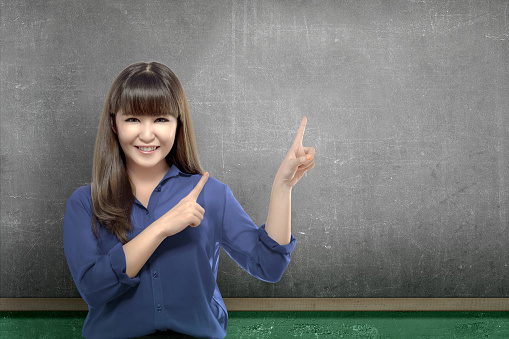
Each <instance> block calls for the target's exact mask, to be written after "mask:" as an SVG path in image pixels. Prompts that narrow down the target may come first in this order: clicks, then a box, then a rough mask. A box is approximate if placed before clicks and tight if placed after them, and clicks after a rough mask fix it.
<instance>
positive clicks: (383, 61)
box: [0, 0, 509, 297]
mask: <svg viewBox="0 0 509 339" xmlns="http://www.w3.org/2000/svg"><path fill="white" fill-rule="evenodd" d="M0 9H1V23H0V25H1V40H2V41H1V64H0V65H1V66H0V71H1V78H0V85H1V103H0V114H1V151H0V157H1V158H0V159H1V182H0V183H1V200H0V204H1V206H0V207H1V225H0V232H1V233H0V237H1V238H0V244H1V245H0V265H1V281H0V297H74V296H78V293H77V290H76V288H75V286H74V283H73V281H72V279H71V276H70V273H69V271H68V268H67V263H66V261H65V257H64V253H63V244H62V220H63V215H64V212H65V203H66V201H67V198H68V197H69V196H70V195H71V193H72V192H73V191H74V190H75V189H76V188H77V187H79V186H81V185H85V184H88V183H89V182H90V180H91V164H92V151H93V146H94V141H95V133H96V129H97V124H98V119H99V114H100V111H101V109H102V105H103V102H104V99H105V96H106V92H107V90H108V88H109V86H110V85H111V83H112V81H113V79H114V78H115V77H116V75H117V74H118V73H119V72H120V71H121V70H122V69H123V68H125V67H126V66H128V65H129V64H131V63H134V62H137V61H152V60H155V61H160V62H163V63H164V64H166V65H168V66H169V67H170V68H171V69H173V70H174V71H175V73H176V74H177V75H178V76H179V78H180V79H181V81H182V83H183V85H184V88H185V89H186V92H187V96H188V98H189V101H190V106H191V111H192V115H193V119H194V124H195V129H196V134H197V139H198V140H197V141H198V147H199V152H200V156H201V160H202V164H203V166H204V168H205V170H207V171H209V172H210V173H211V175H212V176H214V177H215V178H217V179H218V180H220V181H223V182H224V183H226V184H228V185H229V186H230V187H231V189H232V191H233V192H234V194H235V196H236V197H237V199H238V200H239V201H240V203H241V204H242V205H243V206H244V208H245V209H246V211H247V212H248V213H249V214H250V215H251V217H252V218H253V220H254V221H255V223H257V224H259V225H260V224H262V223H264V222H265V218H266V214H267V210H268V198H269V195H270V187H271V184H272V180H273V176H274V175H275V173H276V170H277V168H278V166H279V164H280V162H281V160H282V159H283V157H284V155H285V153H286V151H287V149H288V148H289V147H290V145H291V142H292V140H293V137H294V135H295V131H296V130H297V127H298V124H299V122H300V119H301V117H302V116H304V115H306V116H307V117H308V128H307V130H306V134H305V137H304V144H305V146H314V147H315V148H316V150H317V157H316V168H315V169H314V170H313V171H311V172H310V173H309V174H308V175H307V176H306V177H305V178H303V180H302V181H301V182H300V183H299V184H298V186H296V187H295V188H294V190H293V212H292V218H293V234H294V235H295V237H296V238H297V239H298V243H297V247H296V249H295V251H294V252H293V254H292V262H291V263H290V266H289V267H288V269H287V271H286V272H285V274H284V275H283V278H282V280H281V281H280V282H279V283H277V284H269V283H264V282H260V281H258V280H256V279H254V278H252V277H251V276H249V275H248V274H247V273H245V272H244V271H242V270H241V269H239V268H238V267H237V265H236V264H235V263H234V262H233V261H232V260H231V259H230V258H229V257H228V256H227V255H225V254H224V253H223V255H222V258H221V262H220V268H219V271H220V272H219V277H218V284H219V287H220V289H221V291H222V293H223V296H224V297H272V296H274V297H428V296H429V297H509V266H508V265H509V254H508V250H507V249H508V248H509V236H508V231H509V221H508V217H509V215H508V213H509V194H508V192H509V190H508V189H509V171H508V165H509V160H508V159H509V145H508V142H509V122H508V119H509V111H508V110H509V99H508V98H509V95H508V93H509V2H507V1H503V0H500V1H496V0H492V1H456V0H451V1H441V0H426V1H419V0H413V1H403V0H392V1H372V0H369V1H367V0H366V1H290V0H288V1H273V0H265V1H247V0H246V1H208V0H203V1H166V0H164V1H163V0H160V1H147V2H145V1H120V0H113V1H67V0H66V1H64V0H59V1H6V0H0Z"/></svg>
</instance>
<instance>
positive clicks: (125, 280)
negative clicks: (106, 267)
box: [109, 243, 140, 286]
mask: <svg viewBox="0 0 509 339" xmlns="http://www.w3.org/2000/svg"><path fill="white" fill-rule="evenodd" d="M109 255H110V265H111V268H112V269H113V272H115V274H116V275H117V278H118V282H119V283H121V284H126V285H128V286H135V285H137V284H138V283H139V282H140V278H139V277H137V276H136V277H134V278H132V279H131V278H129V276H128V275H127V274H126V273H125V270H126V262H125V253H124V249H123V248H122V243H118V244H116V245H115V246H114V247H113V248H112V249H111V250H110V252H109Z"/></svg>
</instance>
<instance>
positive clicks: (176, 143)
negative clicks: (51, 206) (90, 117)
mask: <svg viewBox="0 0 509 339" xmlns="http://www.w3.org/2000/svg"><path fill="white" fill-rule="evenodd" d="M305 125H306V118H303V120H302V123H301V125H300V128H299V131H298V133H297V136H296V138H295V141H294V143H293V145H292V147H291V149H290V151H289V152H288V154H287V155H286V157H285V159H284V160H283V163H282V164H281V167H280V168H279V170H278V172H277V174H276V177H275V179H274V183H273V186H272V194H271V200H270V205H269V214H268V217H267V221H266V224H265V225H262V226H261V227H260V228H258V227H257V226H256V225H254V224H253V222H252V221H251V219H250V218H249V216H248V215H247V214H246V213H245V212H244V211H243V209H242V207H241V206H240V205H239V203H238V202H237V201H236V200H235V198H234V196H233V194H232V192H231V190H230V189H229V188H228V186H226V185H224V184H222V183H220V182H219V181H217V180H215V179H213V178H209V175H208V173H205V174H203V170H202V169H201V166H200V162H199V160H198V154H197V151H196V142H195V138H194V130H193V125H192V122H191V116H190V113H189V106H188V103H187V99H186V96H185V94H184V90H183V88H182V86H181V84H180V82H179V80H178V79H177V77H176V76H175V74H173V72H172V71H171V70H170V69H169V68H168V67H166V66H164V65H162V64H160V63H156V62H152V63H137V64H133V65H131V66H129V67H127V68H126V69H125V70H123V71H122V72H121V73H120V75H119V76H118V77H117V78H116V80H115V81H114V82H113V85H112V86H111V88H110V91H109V93H108V96H107V99H106V103H105V105H104V108H103V112H102V117H101V121H100V123H99V129H98V132H97V139H96V144H95V150H94V163H93V177H92V184H91V185H88V186H83V187H80V188H79V189H77V190H76V191H75V192H74V193H73V194H72V196H71V197H70V198H69V200H68V202H67V208H66V213H65V217H64V249H65V255H66V258H67V262H68V265H69V269H70V271H71V274H72V276H73V279H74V282H75V283H76V287H77V288H78V291H79V292H80V294H81V296H82V297H83V299H84V300H85V301H86V302H87V304H88V306H89V312H88V316H87V318H86V320H85V323H84V326H83V336H84V337H86V338H128V337H135V336H142V335H146V334H150V333H154V332H156V331H157V332H158V333H159V332H160V331H164V333H170V332H171V333H175V332H177V333H183V334H187V335H192V336H196V337H202V338H223V337H224V336H225V335H226V327H227V321H228V315H227V312H226V308H225V305H224V303H223V300H222V298H221V294H220V293H219V289H218V287H217V285H216V276H217V268H218V267H217V265H218V259H219V250H220V247H221V246H223V248H224V249H225V251H226V252H227V253H228V254H229V255H230V256H231V257H232V258H233V259H234V260H235V261H236V262H237V263H238V264H239V265H240V266H241V267H242V268H244V269H245V270H246V271H247V272H249V273H250V274H251V275H253V276H255V277H257V278H258V279H261V280H264V281H269V282H277V281H279V279H280V278H281V275H282V274H283V272H284V270H285V269H286V267H287V265H288V263H289V261H290V253H291V251H292V250H293V248H294V247H295V238H294V237H293V236H292V235H291V227H290V224H291V222H290V212H291V199H290V198H291V190H292V187H293V186H294V185H295V184H296V183H297V182H298V181H299V180H300V179H301V178H302V176H303V175H304V173H305V172H306V171H307V170H310V169H311V168H313V167H314V153H315V151H314V149H313V148H308V147H303V146H302V137H303V134H304V129H305ZM202 174H203V175H202ZM188 226H189V227H188ZM172 331H174V332H172Z"/></svg>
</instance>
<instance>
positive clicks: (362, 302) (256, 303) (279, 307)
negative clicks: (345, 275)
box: [0, 298, 509, 312]
mask: <svg viewBox="0 0 509 339" xmlns="http://www.w3.org/2000/svg"><path fill="white" fill-rule="evenodd" d="M224 302H225V304H226V308H227V309H228V311H295V312H297V311H382V312H383V311H509V298H225V299H224ZM87 310H88V308H87V304H86V303H85V302H84V301H83V299H81V298H0V311H87Z"/></svg>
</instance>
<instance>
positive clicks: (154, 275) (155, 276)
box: [153, 271, 157, 279]
mask: <svg viewBox="0 0 509 339" xmlns="http://www.w3.org/2000/svg"><path fill="white" fill-rule="evenodd" d="M153 277H154V279H155V278H157V271H154V274H153Z"/></svg>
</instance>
